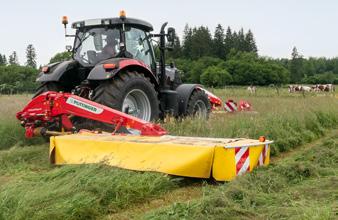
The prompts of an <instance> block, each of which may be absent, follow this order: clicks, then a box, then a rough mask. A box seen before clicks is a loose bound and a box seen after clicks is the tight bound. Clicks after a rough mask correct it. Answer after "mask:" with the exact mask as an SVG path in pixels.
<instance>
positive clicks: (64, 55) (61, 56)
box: [49, 51, 72, 63]
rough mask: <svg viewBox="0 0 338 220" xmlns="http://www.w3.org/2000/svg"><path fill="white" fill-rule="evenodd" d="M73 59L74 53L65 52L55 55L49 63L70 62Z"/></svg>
mask: <svg viewBox="0 0 338 220" xmlns="http://www.w3.org/2000/svg"><path fill="white" fill-rule="evenodd" d="M71 57H72V53H71V52H68V51H65V52H60V53H57V54H55V55H54V56H53V57H52V58H51V59H50V61H49V63H56V62H62V61H65V60H69V59H70V58H71Z"/></svg>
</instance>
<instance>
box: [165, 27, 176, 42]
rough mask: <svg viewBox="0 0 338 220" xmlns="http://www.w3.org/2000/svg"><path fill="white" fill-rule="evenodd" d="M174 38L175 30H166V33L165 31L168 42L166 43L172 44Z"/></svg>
mask: <svg viewBox="0 0 338 220" xmlns="http://www.w3.org/2000/svg"><path fill="white" fill-rule="evenodd" d="M175 37H176V34H175V28H172V27H170V28H168V31H167V40H168V42H170V43H172V44H173V43H174V41H175Z"/></svg>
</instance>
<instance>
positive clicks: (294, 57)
mask: <svg viewBox="0 0 338 220" xmlns="http://www.w3.org/2000/svg"><path fill="white" fill-rule="evenodd" d="M169 60H170V61H171V62H174V63H175V64H176V66H177V67H178V69H181V70H182V71H183V72H182V75H183V80H185V82H192V83H202V84H205V85H207V86H215V87H222V86H225V85H271V84H274V85H277V86H279V85H282V84H286V83H308V84H317V83H335V84H337V83H338V58H330V59H329V58H313V57H310V58H308V59H305V58H304V57H303V56H302V55H301V54H300V53H299V52H298V51H297V48H296V47H294V48H293V50H292V52H291V59H287V58H283V59H273V58H269V57H263V56H259V55H258V48H257V45H256V41H255V37H254V34H253V32H252V31H251V30H248V31H247V32H245V31H244V30H243V28H241V29H240V30H239V31H235V30H232V29H231V27H227V28H226V31H225V29H224V28H223V26H222V25H221V24H218V25H217V27H216V29H215V31H214V33H213V35H212V34H211V32H210V30H209V29H208V28H207V27H204V26H199V27H193V28H192V27H189V25H186V26H185V28H184V33H183V38H182V42H181V41H180V39H179V38H178V37H176V40H175V42H174V45H173V46H172V51H171V52H169Z"/></svg>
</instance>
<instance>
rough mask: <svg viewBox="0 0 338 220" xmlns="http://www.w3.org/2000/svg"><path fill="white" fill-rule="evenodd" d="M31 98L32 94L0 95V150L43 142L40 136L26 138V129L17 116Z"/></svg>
mask: <svg viewBox="0 0 338 220" xmlns="http://www.w3.org/2000/svg"><path fill="white" fill-rule="evenodd" d="M30 99H31V95H30V94H26V95H0V138H1V141H0V150H3V149H8V148H10V147H12V146H27V145H35V144H41V143H43V141H42V140H41V139H40V138H35V139H26V138H25V135H24V129H23V128H22V127H21V126H20V123H19V121H18V120H17V119H16V117H15V115H16V113H17V112H18V111H20V110H21V109H22V108H23V107H24V106H25V105H26V104H27V103H28V102H29V100H30Z"/></svg>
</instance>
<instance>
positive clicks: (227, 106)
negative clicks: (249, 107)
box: [224, 100, 237, 112]
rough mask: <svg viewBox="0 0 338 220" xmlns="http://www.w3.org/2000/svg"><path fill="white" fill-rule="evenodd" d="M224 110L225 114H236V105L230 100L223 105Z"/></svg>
mask: <svg viewBox="0 0 338 220" xmlns="http://www.w3.org/2000/svg"><path fill="white" fill-rule="evenodd" d="M224 109H225V111H227V112H236V111H237V104H236V103H235V102H234V101H232V100H228V101H227V102H226V103H224Z"/></svg>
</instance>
